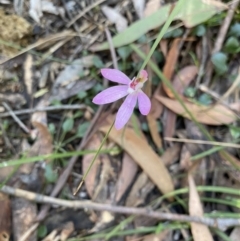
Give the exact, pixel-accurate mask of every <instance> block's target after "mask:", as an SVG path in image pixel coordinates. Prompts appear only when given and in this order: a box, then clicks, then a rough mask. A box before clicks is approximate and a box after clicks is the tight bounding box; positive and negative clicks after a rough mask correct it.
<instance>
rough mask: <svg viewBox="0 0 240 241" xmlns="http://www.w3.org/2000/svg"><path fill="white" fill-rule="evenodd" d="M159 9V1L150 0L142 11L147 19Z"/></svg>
mask: <svg viewBox="0 0 240 241" xmlns="http://www.w3.org/2000/svg"><path fill="white" fill-rule="evenodd" d="M160 7H161V1H160V0H150V1H148V3H147V5H146V8H145V10H144V17H147V16H149V15H151V14H153V13H155V12H156V11H157V10H158V9H159V8H160Z"/></svg>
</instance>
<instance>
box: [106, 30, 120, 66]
mask: <svg viewBox="0 0 240 241" xmlns="http://www.w3.org/2000/svg"><path fill="white" fill-rule="evenodd" d="M105 33H106V37H107V41H108V43H109V48H110V52H111V56H112V61H113V67H114V69H118V63H117V55H116V51H115V48H114V46H113V41H112V36H111V33H110V31H109V30H108V28H107V27H106V28H105Z"/></svg>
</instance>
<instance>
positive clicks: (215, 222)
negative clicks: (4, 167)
mask: <svg viewBox="0 0 240 241" xmlns="http://www.w3.org/2000/svg"><path fill="white" fill-rule="evenodd" d="M0 190H1V192H3V193H6V194H9V195H13V196H17V197H22V198H25V199H28V200H30V201H35V202H37V203H46V204H52V205H59V206H62V207H68V208H74V209H84V208H87V209H91V210H98V211H109V212H114V213H122V214H131V215H137V216H146V217H151V218H156V219H158V220H168V221H178V222H194V223H201V224H204V225H207V226H209V227H214V228H218V229H220V230H226V229H227V228H229V227H232V226H238V225H240V219H234V218H205V217H196V216H188V215H181V214H172V213H163V212H158V211H154V210H152V209H149V208H133V207H122V206H112V205H109V204H102V203H94V202H92V201H69V200H63V199H57V198H53V197H49V196H45V195H41V194H37V193H34V192H29V191H25V190H22V189H15V188H12V187H9V186H3V187H2V188H1V189H0Z"/></svg>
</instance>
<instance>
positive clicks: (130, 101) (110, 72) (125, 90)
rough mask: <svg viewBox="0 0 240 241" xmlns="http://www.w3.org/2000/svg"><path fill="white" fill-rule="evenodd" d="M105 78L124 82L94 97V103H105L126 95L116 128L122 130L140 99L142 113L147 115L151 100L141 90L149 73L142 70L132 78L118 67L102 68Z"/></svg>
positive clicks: (139, 105) (118, 114) (139, 104)
mask: <svg viewBox="0 0 240 241" xmlns="http://www.w3.org/2000/svg"><path fill="white" fill-rule="evenodd" d="M101 73H102V75H103V77H104V78H106V79H108V80H110V81H113V82H116V83H119V84H122V85H117V86H113V87H110V88H108V89H106V90H103V91H102V92H100V93H99V94H97V95H96V96H95V97H94V98H93V103H94V104H97V105H104V104H108V103H112V102H114V101H116V100H119V99H121V98H123V97H125V96H127V98H126V99H125V100H124V102H123V104H122V105H121V107H120V108H119V110H118V112H117V116H116V120H115V128H116V129H117V130H120V129H121V128H122V127H123V126H124V125H125V124H126V123H127V122H128V120H129V119H130V117H131V115H132V113H133V110H134V107H135V106H136V103H137V101H138V107H139V110H140V112H141V114H142V115H147V114H148V113H149V111H150V109H151V101H150V99H149V98H148V96H147V95H146V94H145V93H144V92H143V91H142V90H141V89H142V87H143V85H144V83H145V82H146V81H147V78H148V74H147V72H146V71H145V70H141V71H140V74H139V76H138V77H137V78H135V77H134V78H133V79H132V80H130V79H129V78H128V77H127V76H126V75H125V74H124V73H122V72H121V71H119V70H117V69H101Z"/></svg>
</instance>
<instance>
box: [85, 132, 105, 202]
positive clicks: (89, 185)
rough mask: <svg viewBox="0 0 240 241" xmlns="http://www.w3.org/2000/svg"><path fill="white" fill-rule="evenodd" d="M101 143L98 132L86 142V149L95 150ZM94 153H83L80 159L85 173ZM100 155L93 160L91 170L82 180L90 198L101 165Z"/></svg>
mask: <svg viewBox="0 0 240 241" xmlns="http://www.w3.org/2000/svg"><path fill="white" fill-rule="evenodd" d="M100 145H101V138H100V136H99V135H98V134H95V135H93V137H92V138H91V139H90V141H89V142H88V144H87V146H86V149H89V150H96V149H98V148H99V146H100ZM94 156H95V154H87V155H84V157H83V160H82V173H86V171H87V169H88V167H89V165H90V163H91V161H92V160H93V158H94ZM100 158H101V156H98V157H97V159H96V160H95V162H94V164H93V166H92V168H91V171H90V172H89V174H88V175H87V176H86V179H85V181H84V183H85V186H86V189H87V192H88V195H89V196H90V197H91V198H92V197H93V195H94V190H95V186H96V180H97V175H98V172H99V169H100V165H101V160H100Z"/></svg>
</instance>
